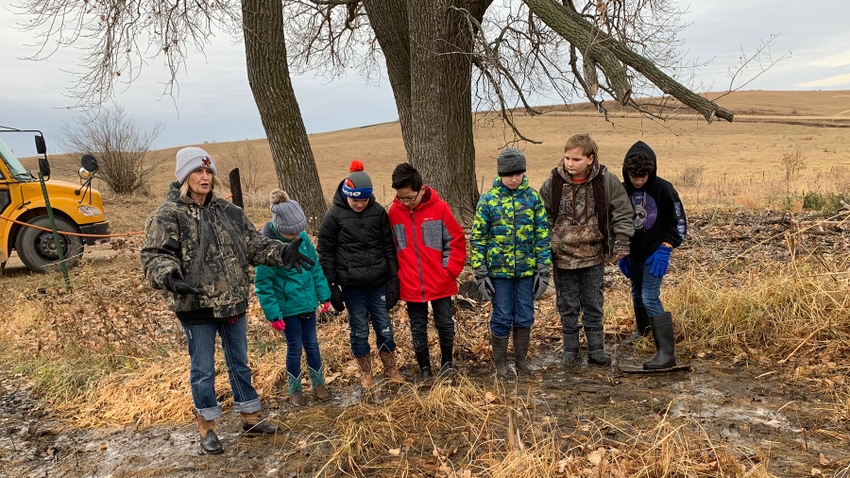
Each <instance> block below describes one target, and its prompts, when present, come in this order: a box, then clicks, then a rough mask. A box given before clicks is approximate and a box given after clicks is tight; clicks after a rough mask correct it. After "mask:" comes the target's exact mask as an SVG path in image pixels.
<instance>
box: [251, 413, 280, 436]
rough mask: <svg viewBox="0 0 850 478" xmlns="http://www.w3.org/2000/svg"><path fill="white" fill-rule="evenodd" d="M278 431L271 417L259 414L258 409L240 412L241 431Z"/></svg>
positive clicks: (273, 432)
mask: <svg viewBox="0 0 850 478" xmlns="http://www.w3.org/2000/svg"><path fill="white" fill-rule="evenodd" d="M279 431H280V430H279V429H278V428H277V427H276V426H275V424H274V422H272V421H271V419H269V418H263V417H261V416H260V412H259V410H258V411H256V412H252V413H242V432H243V433H249V434H263V435H274V434H276V433H278V432H279Z"/></svg>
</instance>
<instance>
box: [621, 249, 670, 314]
mask: <svg viewBox="0 0 850 478" xmlns="http://www.w3.org/2000/svg"><path fill="white" fill-rule="evenodd" d="M628 259H629V275H630V276H631V279H630V280H631V282H632V303H633V304H634V305H643V307H644V308H645V309H646V313H647V315H649V316H650V317H652V316H654V315H661V314H663V313H664V306H663V305H662V304H661V282H662V281H663V280H664V276H661V277H655V276H654V275H652V274H650V273H649V267H647V266H646V261H636V260H634V259H632V258H631V256H629V258H628Z"/></svg>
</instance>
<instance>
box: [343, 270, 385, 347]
mask: <svg viewBox="0 0 850 478" xmlns="http://www.w3.org/2000/svg"><path fill="white" fill-rule="evenodd" d="M342 292H343V294H344V295H345V307H346V308H347V309H348V329H349V331H350V335H349V338H350V340H351V353H353V354H354V356H355V357H365V356H367V355H369V321H370V319H371V322H372V328H373V329H375V345H376V346H377V347H378V351H379V352H393V351H395V340H394V339H393V324H392V322H390V314H389V311H388V310H387V286H386V284H382V285H379V286H375V287H345V288H343V290H342Z"/></svg>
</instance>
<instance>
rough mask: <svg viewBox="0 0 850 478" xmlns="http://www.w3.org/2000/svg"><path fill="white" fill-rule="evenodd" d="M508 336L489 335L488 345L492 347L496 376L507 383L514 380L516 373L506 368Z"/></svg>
mask: <svg viewBox="0 0 850 478" xmlns="http://www.w3.org/2000/svg"><path fill="white" fill-rule="evenodd" d="M510 338H511V336H510V335H505V336H504V337H496V336H495V335H493V333H492V332H491V333H490V345H491V346H492V347H493V362H494V363H495V364H496V375H497V376H498V377H499V378H500V379H502V380H505V381H507V382H513V381H515V380H516V372H514V371H513V370H511V368H510V367H508V340H510Z"/></svg>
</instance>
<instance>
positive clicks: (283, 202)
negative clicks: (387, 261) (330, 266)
mask: <svg viewBox="0 0 850 478" xmlns="http://www.w3.org/2000/svg"><path fill="white" fill-rule="evenodd" d="M270 209H271V211H272V220H271V222H268V223H266V224H265V225H264V226H263V231H262V233H263V235H264V236H266V237H270V238H272V239H277V240H279V241H282V242H284V243H290V242H292V241H294V240H295V239H297V238H299V237H300V238H301V239H302V241H301V246H300V252H301V253H302V254H304V255H305V256H307V257H309V258H310V259H312V260H314V261H316V263H317V264H316V265H315V266H313V267H311V268H310V269H304V270H302V271H301V272H298V270H297V269H294V268H293V269H287V268H286V267H283V266H257V267H256V269H255V271H254V290H255V292H256V294H257V298H258V299H259V301H260V306H261V307H262V309H263V315H265V316H266V320H268V321H269V322H270V325H271V326H272V328H274V329H275V330H279V331H281V332H283V334H284V336H285V337H286V372H287V383H288V385H289V387H288V388H289V396H290V403H291V404H292V405H293V406H295V407H302V406H304V405H305V404H306V402H305V400H304V396H303V394H302V391H301V353H302V350H303V351H304V353H305V354H306V355H307V372H308V373H309V375H310V381H311V382H312V384H313V392H314V393H315V394H316V398H317V399H318V400H319V401H326V400H330V398H331V394H330V392H329V391H328V388H327V386H326V385H325V379H324V376H323V374H322V359H321V356H320V355H319V341H318V339H317V338H316V307H317V306H318V305H319V304H323V307H322V312H325V311H327V310H328V308H329V307H330V302H328V301H329V300H330V297H331V290H330V287H329V286H328V280H327V279H326V278H325V274H324V272H323V271H322V268H321V266H319V265H318V262H319V261H318V257H317V255H316V249H315V248H314V247H313V244H312V243H311V242H310V238H309V237H308V236H307V233H306V232H304V228H305V227H306V226H307V218H306V217H305V216H304V211H303V210H302V209H301V205H300V204H298V202H297V201H294V200H291V199H289V196H288V195H287V194H286V192H285V191H281V190H279V189H275V190H274V191H272V193H271V207H270Z"/></svg>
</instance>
